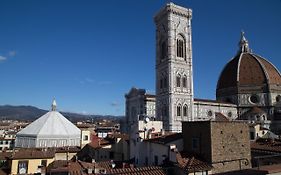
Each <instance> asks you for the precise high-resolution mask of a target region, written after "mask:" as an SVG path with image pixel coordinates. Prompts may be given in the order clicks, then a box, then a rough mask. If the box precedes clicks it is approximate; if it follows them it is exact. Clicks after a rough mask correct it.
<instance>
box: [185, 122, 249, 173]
mask: <svg viewBox="0 0 281 175" xmlns="http://www.w3.org/2000/svg"><path fill="white" fill-rule="evenodd" d="M182 128H183V143H184V150H185V151H186V152H193V153H196V154H199V155H200V156H201V157H202V158H204V159H205V161H207V162H208V163H210V164H211V165H212V166H213V167H214V168H213V169H212V173H223V172H229V171H234V170H240V169H245V168H251V149H250V139H249V128H248V125H247V124H246V123H243V122H237V121H235V122H234V121H232V122H215V121H197V122H183V126H182ZM196 140H198V146H197V147H196V144H195V143H194V141H196ZM194 144H195V145H194Z"/></svg>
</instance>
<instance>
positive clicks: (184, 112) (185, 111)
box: [183, 105, 187, 117]
mask: <svg viewBox="0 0 281 175" xmlns="http://www.w3.org/2000/svg"><path fill="white" fill-rule="evenodd" d="M183 116H185V117H186V116H187V105H184V106H183Z"/></svg>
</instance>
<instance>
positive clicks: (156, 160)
mask: <svg viewBox="0 0 281 175" xmlns="http://www.w3.org/2000/svg"><path fill="white" fill-rule="evenodd" d="M154 165H158V156H154Z"/></svg>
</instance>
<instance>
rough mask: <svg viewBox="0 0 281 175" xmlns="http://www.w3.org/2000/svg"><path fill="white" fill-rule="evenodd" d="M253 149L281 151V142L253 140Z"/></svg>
mask: <svg viewBox="0 0 281 175" xmlns="http://www.w3.org/2000/svg"><path fill="white" fill-rule="evenodd" d="M251 149H252V150H259V151H269V152H275V153H281V142H251Z"/></svg>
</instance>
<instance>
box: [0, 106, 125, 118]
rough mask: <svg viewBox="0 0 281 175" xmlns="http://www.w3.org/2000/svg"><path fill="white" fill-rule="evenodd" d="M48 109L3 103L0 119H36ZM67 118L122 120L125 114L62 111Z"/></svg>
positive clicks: (0, 108)
mask: <svg viewBox="0 0 281 175" xmlns="http://www.w3.org/2000/svg"><path fill="white" fill-rule="evenodd" d="M47 112H48V111H47V110H43V109H39V108H36V107H34V106H11V105H3V106H0V119H13V120H25V121H34V120H36V119H37V118H39V117H41V116H42V115H44V114H45V113H47ZM61 113H62V115H64V116H65V117H66V118H68V119H69V120H71V121H72V122H76V121H80V120H93V119H94V120H101V119H111V120H120V118H122V117H123V116H111V115H106V116H103V115H84V114H78V113H70V112H61Z"/></svg>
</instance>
